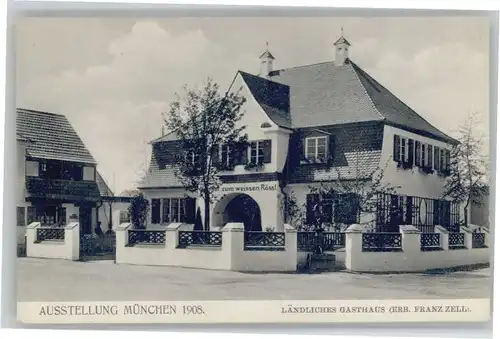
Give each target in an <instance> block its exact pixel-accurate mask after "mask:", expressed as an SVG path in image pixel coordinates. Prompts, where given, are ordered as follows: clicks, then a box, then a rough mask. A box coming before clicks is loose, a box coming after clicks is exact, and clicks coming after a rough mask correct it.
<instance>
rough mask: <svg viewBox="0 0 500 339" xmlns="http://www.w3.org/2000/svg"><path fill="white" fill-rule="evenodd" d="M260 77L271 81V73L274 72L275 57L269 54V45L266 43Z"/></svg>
mask: <svg viewBox="0 0 500 339" xmlns="http://www.w3.org/2000/svg"><path fill="white" fill-rule="evenodd" d="M259 59H260V73H259V76H261V77H263V78H266V79H269V73H271V72H272V70H273V60H274V56H273V55H272V54H271V52H269V44H268V43H267V42H266V51H265V52H264V53H262V54H261V56H260V57H259Z"/></svg>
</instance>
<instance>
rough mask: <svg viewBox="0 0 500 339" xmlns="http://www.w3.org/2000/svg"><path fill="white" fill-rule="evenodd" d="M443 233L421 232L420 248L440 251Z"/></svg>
mask: <svg viewBox="0 0 500 339" xmlns="http://www.w3.org/2000/svg"><path fill="white" fill-rule="evenodd" d="M440 239H441V235H440V234H439V233H421V234H420V249H421V250H422V251H439V250H441V244H440Z"/></svg>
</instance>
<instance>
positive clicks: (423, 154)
mask: <svg viewBox="0 0 500 339" xmlns="http://www.w3.org/2000/svg"><path fill="white" fill-rule="evenodd" d="M419 152H420V163H419V166H420V167H426V166H427V161H428V157H427V145H426V144H424V143H422V145H421V146H420V150H419Z"/></svg>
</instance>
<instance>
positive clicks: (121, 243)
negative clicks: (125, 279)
mask: <svg viewBox="0 0 500 339" xmlns="http://www.w3.org/2000/svg"><path fill="white" fill-rule="evenodd" d="M130 226H132V224H131V223H123V224H120V225H119V226H118V227H117V228H116V230H115V239H116V240H115V241H116V243H115V247H116V248H115V262H116V263H117V264H118V263H122V262H124V261H125V258H124V256H123V254H124V251H125V246H127V244H128V230H129V228H130Z"/></svg>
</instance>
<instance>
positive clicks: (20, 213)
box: [17, 207, 26, 226]
mask: <svg viewBox="0 0 500 339" xmlns="http://www.w3.org/2000/svg"><path fill="white" fill-rule="evenodd" d="M17 226H26V209H25V208H24V207H17Z"/></svg>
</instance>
